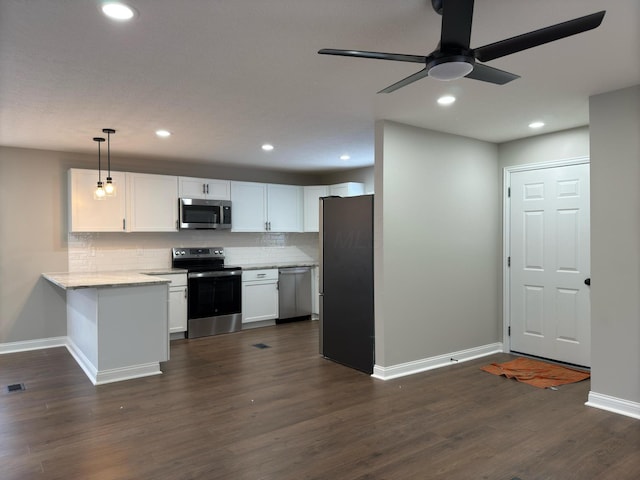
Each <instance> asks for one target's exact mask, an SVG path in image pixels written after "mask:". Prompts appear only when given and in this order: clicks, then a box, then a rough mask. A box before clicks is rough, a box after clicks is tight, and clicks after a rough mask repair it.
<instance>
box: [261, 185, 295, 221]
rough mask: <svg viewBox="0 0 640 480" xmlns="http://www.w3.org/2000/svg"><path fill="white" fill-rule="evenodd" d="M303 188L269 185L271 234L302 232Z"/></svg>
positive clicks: (268, 198) (268, 199)
mask: <svg viewBox="0 0 640 480" xmlns="http://www.w3.org/2000/svg"><path fill="white" fill-rule="evenodd" d="M302 203H303V188H302V187H298V186H295V185H267V208H268V209H267V221H268V222H269V228H268V229H269V231H271V232H302Z"/></svg>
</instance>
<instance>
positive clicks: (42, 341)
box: [0, 337, 67, 355]
mask: <svg viewBox="0 0 640 480" xmlns="http://www.w3.org/2000/svg"><path fill="white" fill-rule="evenodd" d="M66 346H67V337H51V338H39V339H37V340H24V341H22V342H9V343H0V355H2V354H4V353H17V352H28V351H30V350H41V349H43V348H54V347H66Z"/></svg>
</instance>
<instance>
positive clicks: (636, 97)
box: [589, 85, 640, 418]
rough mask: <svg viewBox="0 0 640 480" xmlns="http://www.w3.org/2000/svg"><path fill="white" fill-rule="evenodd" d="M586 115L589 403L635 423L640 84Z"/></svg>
mask: <svg viewBox="0 0 640 480" xmlns="http://www.w3.org/2000/svg"><path fill="white" fill-rule="evenodd" d="M589 116H590V119H591V120H590V122H591V124H590V132H591V198H592V202H591V278H592V283H591V325H592V335H591V337H592V345H591V354H592V362H593V367H592V369H591V374H592V377H591V393H590V394H589V399H590V402H589V404H592V405H594V406H598V407H600V408H605V409H607V408H606V407H607V404H610V403H611V402H610V401H611V400H612V398H613V405H614V406H613V408H612V409H613V410H615V408H617V407H616V406H615V405H616V403H617V404H618V405H620V403H622V404H624V402H632V403H631V404H630V405H628V412H627V413H629V411H631V412H635V416H636V418H640V373H639V372H640V85H638V86H635V87H631V88H627V89H623V90H618V91H615V92H609V93H605V94H602V95H596V96H593V97H591V98H590V99H589ZM610 397H612V398H610ZM632 416H633V415H632Z"/></svg>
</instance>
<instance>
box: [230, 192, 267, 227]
mask: <svg viewBox="0 0 640 480" xmlns="http://www.w3.org/2000/svg"><path fill="white" fill-rule="evenodd" d="M266 223H267V186H266V185H265V184H264V183H254V182H231V231H233V232H264V231H266Z"/></svg>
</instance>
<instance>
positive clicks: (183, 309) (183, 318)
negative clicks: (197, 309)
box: [169, 287, 187, 333]
mask: <svg viewBox="0 0 640 480" xmlns="http://www.w3.org/2000/svg"><path fill="white" fill-rule="evenodd" d="M186 331H187V287H177V288H176V287H174V288H170V289H169V333H178V332H186Z"/></svg>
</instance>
